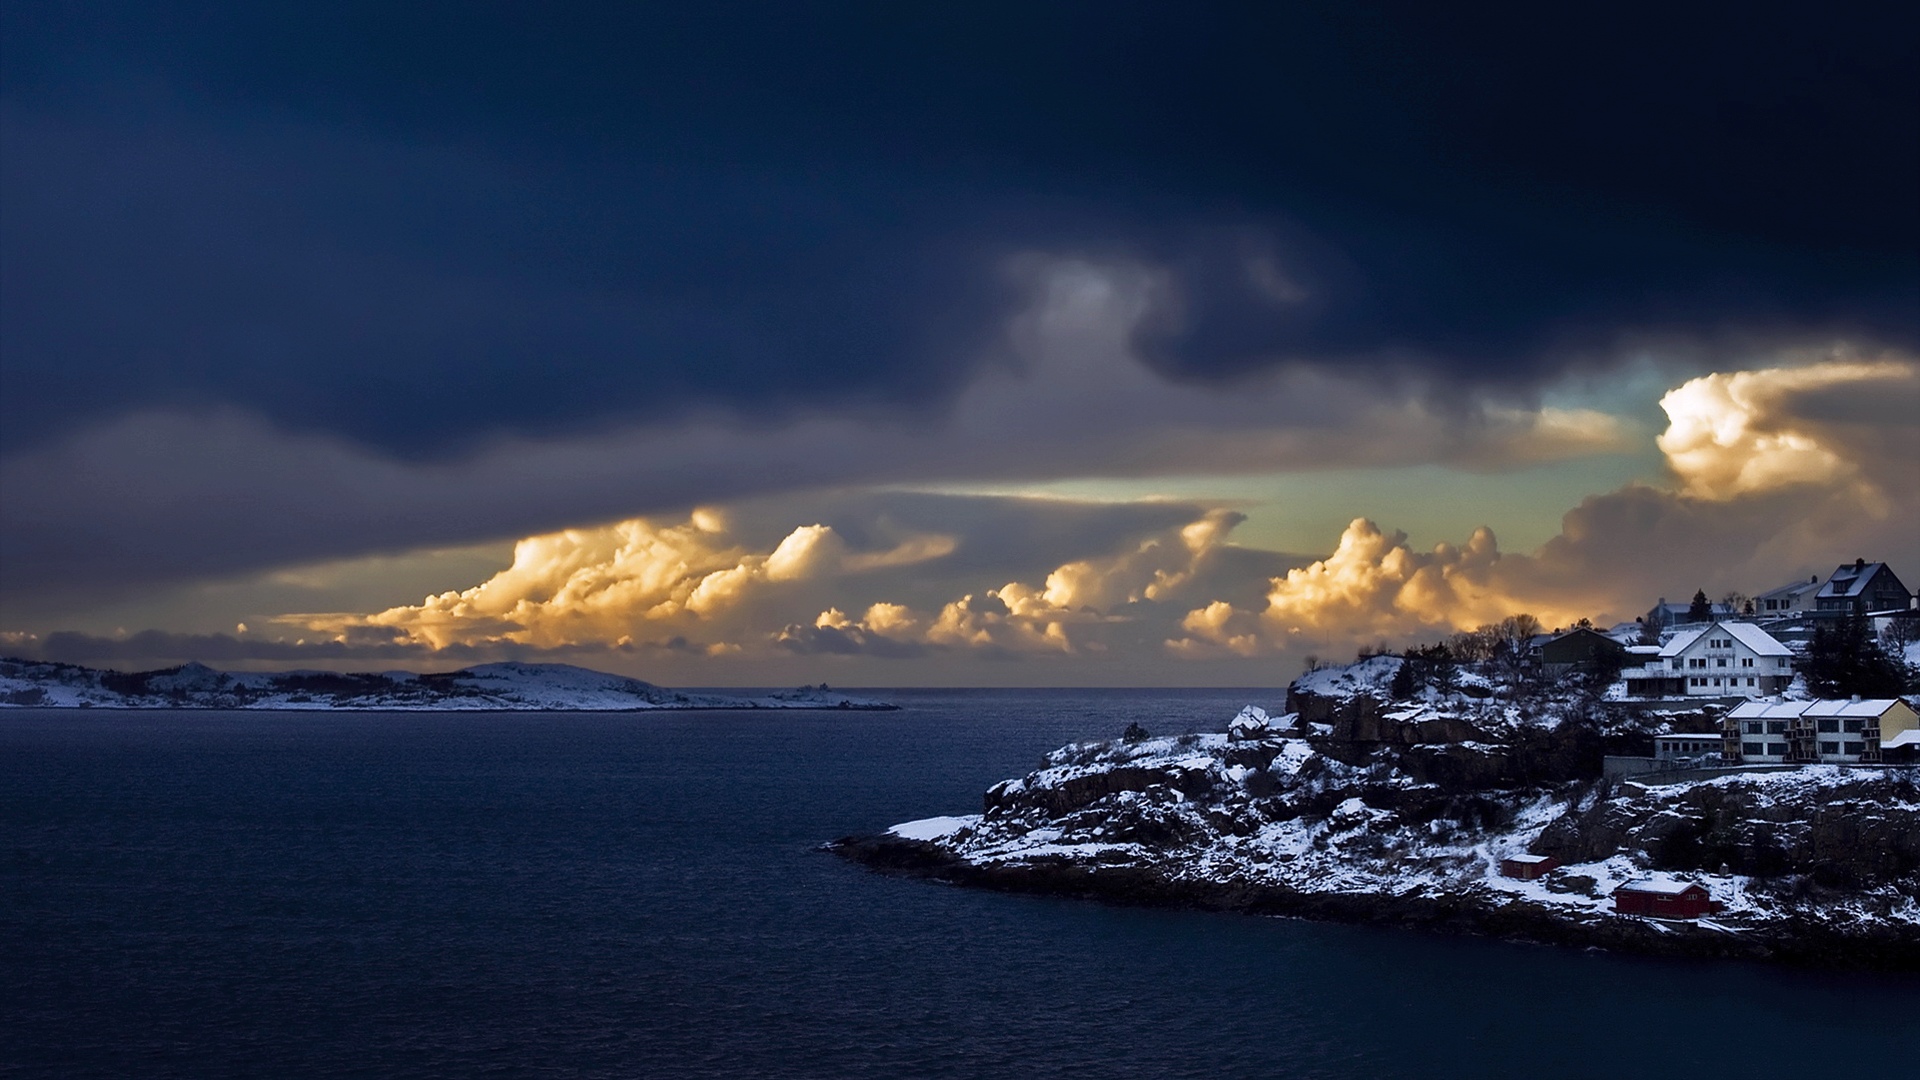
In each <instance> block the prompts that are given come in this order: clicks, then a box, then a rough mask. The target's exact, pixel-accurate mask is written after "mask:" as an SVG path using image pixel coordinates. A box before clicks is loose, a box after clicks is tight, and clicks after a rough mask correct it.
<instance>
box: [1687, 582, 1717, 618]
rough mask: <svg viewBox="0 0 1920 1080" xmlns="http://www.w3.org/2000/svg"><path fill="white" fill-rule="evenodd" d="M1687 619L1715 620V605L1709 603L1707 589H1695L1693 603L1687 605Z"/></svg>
mask: <svg viewBox="0 0 1920 1080" xmlns="http://www.w3.org/2000/svg"><path fill="white" fill-rule="evenodd" d="M1687 621H1688V622H1695V623H1700V622H1712V621H1713V605H1712V604H1709V603H1707V590H1705V589H1696V590H1695V591H1694V594H1693V603H1692V604H1690V605H1688V607H1687Z"/></svg>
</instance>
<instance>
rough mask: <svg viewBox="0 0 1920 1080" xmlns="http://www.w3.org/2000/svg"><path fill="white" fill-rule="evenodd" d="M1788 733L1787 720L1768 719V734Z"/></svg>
mask: <svg viewBox="0 0 1920 1080" xmlns="http://www.w3.org/2000/svg"><path fill="white" fill-rule="evenodd" d="M1786 733H1787V722H1786V721H1785V720H1769V721H1767V734H1769V735H1785V734H1786Z"/></svg>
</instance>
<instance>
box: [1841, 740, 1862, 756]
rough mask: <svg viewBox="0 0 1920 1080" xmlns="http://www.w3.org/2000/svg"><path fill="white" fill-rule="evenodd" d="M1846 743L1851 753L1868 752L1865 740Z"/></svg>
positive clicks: (1848, 751)
mask: <svg viewBox="0 0 1920 1080" xmlns="http://www.w3.org/2000/svg"><path fill="white" fill-rule="evenodd" d="M1844 745H1845V746H1846V748H1847V750H1846V752H1847V753H1849V754H1864V753H1866V752H1867V744H1866V743H1863V742H1848V743H1846V744H1844Z"/></svg>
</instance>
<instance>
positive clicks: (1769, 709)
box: [1727, 700, 1812, 720]
mask: <svg viewBox="0 0 1920 1080" xmlns="http://www.w3.org/2000/svg"><path fill="white" fill-rule="evenodd" d="M1810 704H1812V702H1807V701H1758V700H1755V701H1743V702H1741V703H1740V704H1738V705H1735V706H1734V707H1733V708H1732V709H1730V710H1728V712H1727V719H1729V720H1793V719H1795V718H1797V717H1799V715H1800V714H1801V713H1803V712H1806V711H1807V706H1808V705H1810Z"/></svg>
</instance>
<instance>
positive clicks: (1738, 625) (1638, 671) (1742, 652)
mask: <svg viewBox="0 0 1920 1080" xmlns="http://www.w3.org/2000/svg"><path fill="white" fill-rule="evenodd" d="M1620 674H1621V677H1622V678H1624V679H1626V681H1627V692H1628V693H1629V694H1632V695H1634V696H1636V697H1747V698H1757V697H1767V696H1769V695H1772V694H1778V693H1780V692H1781V691H1783V690H1785V689H1786V688H1787V684H1788V683H1790V682H1792V681H1793V650H1791V649H1789V648H1787V647H1786V646H1785V645H1782V644H1781V643H1780V642H1779V641H1778V640H1777V639H1775V638H1774V637H1773V635H1771V634H1769V633H1767V632H1766V631H1765V630H1762V629H1760V628H1759V627H1757V626H1755V625H1753V624H1752V623H1745V622H1732V621H1727V620H1722V621H1719V622H1713V623H1709V624H1708V625H1706V626H1703V627H1696V628H1692V629H1687V630H1682V631H1680V632H1679V633H1677V634H1675V635H1673V637H1672V638H1670V639H1668V641H1667V643H1666V644H1665V645H1662V646H1661V647H1660V654H1659V655H1658V656H1654V657H1648V658H1647V659H1646V661H1645V663H1643V664H1642V665H1641V666H1639V667H1632V668H1628V669H1626V670H1625V671H1622V672H1621V673H1620Z"/></svg>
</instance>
